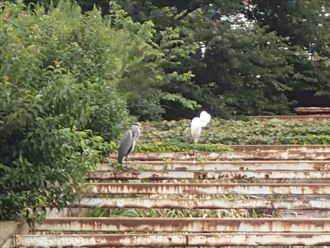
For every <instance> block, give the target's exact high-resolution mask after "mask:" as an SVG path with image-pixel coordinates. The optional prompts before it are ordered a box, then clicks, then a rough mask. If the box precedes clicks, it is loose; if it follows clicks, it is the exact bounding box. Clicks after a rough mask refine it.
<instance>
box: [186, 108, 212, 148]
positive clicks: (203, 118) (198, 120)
mask: <svg viewBox="0 0 330 248" xmlns="http://www.w3.org/2000/svg"><path fill="white" fill-rule="evenodd" d="M210 121H211V115H210V114H209V113H207V112H206V111H202V112H201V113H200V115H199V117H194V118H193V119H192V120H191V125H190V130H191V136H192V138H193V141H194V143H195V144H196V143H197V142H198V139H199V137H200V135H201V132H202V128H203V127H206V126H207V124H208V123H209V122H210ZM195 155H196V151H195Z"/></svg>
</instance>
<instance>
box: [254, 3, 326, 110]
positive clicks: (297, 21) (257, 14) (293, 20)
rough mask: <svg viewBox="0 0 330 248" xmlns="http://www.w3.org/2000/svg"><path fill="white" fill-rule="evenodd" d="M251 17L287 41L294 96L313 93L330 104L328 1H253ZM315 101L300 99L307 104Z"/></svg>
mask: <svg viewBox="0 0 330 248" xmlns="http://www.w3.org/2000/svg"><path fill="white" fill-rule="evenodd" d="M253 4H255V8H251V9H250V11H249V12H248V14H249V15H250V17H251V18H253V19H256V20H257V21H258V22H259V24H260V25H262V26H265V27H267V29H268V30H269V31H275V32H276V33H277V34H278V35H280V36H282V37H285V39H286V42H287V44H288V46H289V49H290V50H291V51H292V54H291V55H289V56H288V58H287V59H288V61H289V62H290V63H291V64H292V65H293V66H294V73H293V74H292V75H291V81H292V83H293V86H294V87H293V92H298V93H299V92H303V91H305V92H310V95H313V94H314V95H315V96H319V97H321V98H320V99H324V102H325V103H326V102H329V101H330V83H329V79H330V68H329V67H330V64H329V56H330V50H329V46H328V44H329V40H330V34H329V29H330V22H329V19H330V16H329V12H330V4H329V1H326V0H315V1H309V0H300V1H286V0H280V1H263V0H253ZM310 100H312V99H301V101H302V104H308V102H310Z"/></svg>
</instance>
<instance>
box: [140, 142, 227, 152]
mask: <svg viewBox="0 0 330 248" xmlns="http://www.w3.org/2000/svg"><path fill="white" fill-rule="evenodd" d="M229 150H230V149H229V148H228V147H227V146H225V145H221V144H187V143H173V144H171V143H161V142H160V143H146V144H139V145H137V146H136V151H137V152H193V151H200V152H227V151H229Z"/></svg>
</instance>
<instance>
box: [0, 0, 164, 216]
mask: <svg viewBox="0 0 330 248" xmlns="http://www.w3.org/2000/svg"><path fill="white" fill-rule="evenodd" d="M117 21H118V20H117ZM121 22H122V24H123V25H122V27H121V28H120V29H117V28H113V27H112V26H113V22H112V21H111V20H110V19H107V18H105V19H103V18H102V17H101V14H100V13H99V12H98V11H95V10H94V11H92V12H90V13H88V14H87V15H82V14H81V11H80V9H79V8H78V7H77V6H76V5H72V4H71V2H69V1H60V2H59V4H58V7H57V8H54V9H52V8H50V9H49V10H48V12H47V14H46V13H45V11H44V9H43V8H42V7H35V8H34V9H33V11H31V10H29V9H26V8H25V7H24V6H23V5H21V4H17V5H16V4H12V3H11V4H9V3H5V4H4V5H3V8H2V9H1V10H0V58H1V59H0V88H1V91H0V147H1V149H0V188H1V192H0V218H14V217H16V216H26V215H28V216H30V217H36V216H37V215H38V214H40V213H42V212H43V211H40V210H42V209H43V210H45V207H46V206H47V207H59V208H61V207H64V206H66V205H67V204H68V203H69V202H70V201H72V200H73V199H74V198H75V195H76V189H77V186H78V185H79V183H80V182H81V181H82V179H83V177H84V175H85V174H86V173H87V172H88V171H89V170H91V169H93V168H94V166H95V164H96V162H97V161H98V160H99V159H100V158H101V155H102V154H105V153H106V152H109V151H110V150H111V149H113V147H112V146H111V144H110V145H109V144H108V143H105V142H104V140H106V141H109V140H112V139H114V138H116V137H117V136H118V134H119V133H120V132H121V131H122V129H123V128H125V126H127V125H128V123H129V122H130V121H131V117H130V116H129V114H128V111H127V104H126V95H125V94H124V92H125V91H124V90H123V89H124V88H125V87H123V84H125V85H126V86H127V87H129V85H130V84H133V83H135V81H134V80H135V79H137V78H140V77H142V75H144V74H145V71H141V72H140V74H139V71H134V72H131V69H130V68H132V67H134V66H136V67H140V68H141V67H143V66H144V65H148V63H146V56H149V57H148V58H149V65H152V62H153V61H155V60H156V59H154V60H153V59H152V58H151V57H152V55H153V52H155V53H156V54H157V52H158V51H157V49H156V48H155V49H154V50H153V47H152V45H150V44H149V43H148V42H149V41H148V39H150V37H149V38H148V35H152V27H150V25H141V24H137V25H135V24H134V23H133V22H131V21H129V20H127V19H125V18H124V19H122V20H121ZM149 31H150V32H149ZM148 32H149V33H148ZM146 34H148V35H146ZM137 44H138V46H137ZM145 51H146V53H144V52H145ZM152 66H153V67H154V68H155V70H154V71H155V73H154V74H155V75H156V74H157V63H154V65H152ZM145 70H149V69H148V68H147V66H146V68H145ZM150 81H152V77H151V78H150V79H149V81H147V82H146V84H148V83H149V82H150ZM144 87H147V86H146V85H144ZM120 90H122V91H120ZM127 95H129V92H127ZM95 134H96V135H100V136H95ZM101 136H102V137H101Z"/></svg>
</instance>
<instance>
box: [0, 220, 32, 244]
mask: <svg viewBox="0 0 330 248" xmlns="http://www.w3.org/2000/svg"><path fill="white" fill-rule="evenodd" d="M28 233H29V226H28V224H27V223H26V222H25V221H15V220H10V221H0V247H1V248H9V247H12V244H13V242H14V237H15V235H17V234H21V235H25V234H28Z"/></svg>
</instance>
